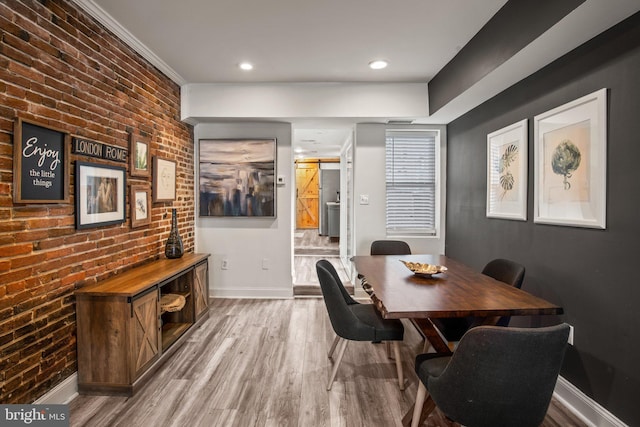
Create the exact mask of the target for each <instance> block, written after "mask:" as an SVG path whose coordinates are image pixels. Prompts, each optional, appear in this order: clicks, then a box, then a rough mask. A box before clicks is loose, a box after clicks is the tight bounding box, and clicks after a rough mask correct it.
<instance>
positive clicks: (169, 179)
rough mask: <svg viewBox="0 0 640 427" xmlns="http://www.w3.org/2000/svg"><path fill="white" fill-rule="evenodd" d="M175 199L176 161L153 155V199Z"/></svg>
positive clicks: (165, 200) (159, 200)
mask: <svg viewBox="0 0 640 427" xmlns="http://www.w3.org/2000/svg"><path fill="white" fill-rule="evenodd" d="M175 199H176V162H174V161H173V160H167V159H163V158H161V157H157V156H154V157H153V201H154V202H172V201H174V200H175Z"/></svg>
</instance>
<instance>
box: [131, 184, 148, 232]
mask: <svg viewBox="0 0 640 427" xmlns="http://www.w3.org/2000/svg"><path fill="white" fill-rule="evenodd" d="M129 203H130V204H131V228H137V227H141V226H143V225H147V224H150V223H151V190H150V189H149V186H148V185H132V186H131V190H130V195H129Z"/></svg>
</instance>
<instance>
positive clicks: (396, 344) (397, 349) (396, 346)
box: [393, 341, 404, 390]
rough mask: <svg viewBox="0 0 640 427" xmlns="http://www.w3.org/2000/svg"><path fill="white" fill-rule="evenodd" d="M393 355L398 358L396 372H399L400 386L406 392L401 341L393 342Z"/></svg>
mask: <svg viewBox="0 0 640 427" xmlns="http://www.w3.org/2000/svg"><path fill="white" fill-rule="evenodd" d="M393 353H394V355H395V357H396V370H397V371H398V385H399V386H400V390H404V373H403V372H402V360H401V359H400V341H394V342H393Z"/></svg>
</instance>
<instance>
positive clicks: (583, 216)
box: [534, 89, 607, 229]
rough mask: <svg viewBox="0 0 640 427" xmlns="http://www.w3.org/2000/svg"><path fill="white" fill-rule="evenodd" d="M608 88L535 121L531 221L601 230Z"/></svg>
mask: <svg viewBox="0 0 640 427" xmlns="http://www.w3.org/2000/svg"><path fill="white" fill-rule="evenodd" d="M606 113H607V89H600V90H598V91H596V92H593V93H591V94H589V95H586V96H583V97H582V98H579V99H576V100H575V101H572V102H569V103H567V104H564V105H561V106H560V107H557V108H554V109H553V110H550V111H547V112H546V113H543V114H540V115H538V116H535V119H534V120H535V127H534V138H535V154H536V159H535V169H534V177H535V185H534V189H535V197H534V203H535V206H534V222H537V223H543V224H557V225H568V226H574V227H590V228H602V229H604V228H605V227H606V218H605V217H606V176H607V114H606Z"/></svg>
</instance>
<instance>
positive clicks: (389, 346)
mask: <svg viewBox="0 0 640 427" xmlns="http://www.w3.org/2000/svg"><path fill="white" fill-rule="evenodd" d="M385 345H386V347H387V359H391V342H390V341H386V342H385Z"/></svg>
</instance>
